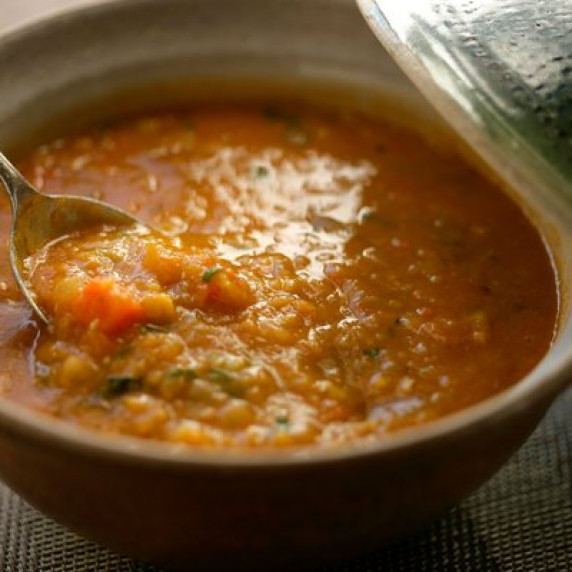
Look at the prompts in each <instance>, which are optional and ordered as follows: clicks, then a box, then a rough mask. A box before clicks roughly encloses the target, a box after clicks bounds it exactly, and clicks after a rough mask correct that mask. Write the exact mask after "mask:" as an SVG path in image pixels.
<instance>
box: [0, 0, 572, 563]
mask: <svg viewBox="0 0 572 572" xmlns="http://www.w3.org/2000/svg"><path fill="white" fill-rule="evenodd" d="M221 77H222V78H225V81H227V80H228V81H229V82H230V83H232V81H234V83H235V84H236V83H237V82H238V81H239V80H240V81H242V80H243V79H244V78H247V77H248V78H250V79H252V78H254V79H257V80H260V81H270V80H275V81H277V82H284V81H289V82H291V83H292V84H298V85H302V84H304V85H314V86H317V85H319V84H326V83H332V82H333V83H336V82H337V84H339V85H341V84H343V85H346V86H348V85H349V86H350V87H351V89H350V91H352V93H353V94H354V99H355V102H356V104H358V105H362V104H363V105H366V104H367V101H366V100H367V99H368V96H366V94H367V93H371V92H372V90H373V91H381V92H384V93H386V94H389V95H390V96H391V97H394V98H398V99H399V100H400V101H401V103H402V104H403V105H406V106H407V107H408V108H410V109H411V110H412V111H411V113H412V114H413V115H412V117H413V116H414V115H415V113H417V112H420V113H423V114H425V115H426V116H427V117H428V121H434V122H436V123H435V124H437V119H436V117H435V116H434V115H433V114H432V112H431V109H430V108H429V106H428V105H427V104H426V103H425V102H424V100H423V99H422V98H421V97H420V96H419V95H418V93H417V91H416V90H415V89H414V88H413V87H412V84H410V83H409V81H408V80H406V79H405V77H404V76H403V75H402V74H401V72H400V71H399V70H398V68H397V67H396V66H395V65H394V64H393V62H392V60H391V58H390V57H389V56H388V55H387V53H386V52H385V51H384V49H383V48H382V47H381V46H380V45H379V44H378V42H377V41H376V40H375V38H374V37H373V35H372V34H371V32H370V31H369V30H368V28H367V25H366V24H365V22H364V21H363V19H362V17H361V15H360V14H359V12H358V10H357V8H356V7H355V6H354V4H353V2H352V1H351V0H161V2H157V1H156V0H120V1H118V2H112V3H103V4H98V5H95V6H92V7H89V8H84V9H80V10H77V11H72V12H67V13H63V14H60V15H58V16H57V17H54V18H51V19H48V20H44V21H41V22H38V23H35V24H33V25H30V26H28V27H25V28H21V29H17V30H13V31H11V32H9V33H7V34H5V35H4V36H3V37H2V38H1V39H0V93H1V94H2V97H0V147H2V148H4V149H6V150H7V151H8V152H10V150H15V149H17V148H19V147H22V145H24V143H25V142H27V143H28V144H30V142H32V141H33V140H34V138H35V137H36V138H37V137H41V136H40V135H38V134H39V133H41V132H43V133H45V132H46V130H51V131H52V132H64V131H65V130H67V129H68V128H69V127H70V124H69V122H68V120H64V119H62V118H64V117H68V118H73V120H74V121H75V122H78V121H79V122H81V121H84V120H85V121H86V122H88V121H90V120H91V116H90V115H89V113H88V112H87V111H82V112H81V113H80V112H79V111H77V110H79V109H83V110H86V109H88V108H89V109H91V112H92V113H93V112H94V110H96V109H97V106H95V105H94V102H104V101H108V102H109V101H111V100H110V97H112V96H113V94H114V93H118V92H122V93H124V94H132V95H133V94H135V93H140V94H141V96H140V100H141V102H142V103H141V104H143V103H145V104H150V101H151V100H152V99H153V97H155V98H156V97H158V95H157V94H159V93H163V94H170V95H169V97H176V94H177V89H176V87H175V86H176V85H182V83H181V82H182V81H184V82H187V81H190V82H191V83H188V84H187V86H189V85H194V86H195V88H194V89H196V90H198V91H201V90H204V89H207V88H208V86H209V81H210V80H212V79H213V78H221ZM230 83H229V85H230ZM168 84H170V85H171V87H170V88H167V87H165V86H167V85H168ZM150 85H156V86H159V85H160V86H163V87H162V88H161V89H155V90H151V91H152V92H153V96H152V97H151V96H150V95H149V96H143V95H142V94H143V93H147V94H150V93H151V91H149V90H148V88H149V86H150ZM221 89H222V88H221ZM146 90H147V91H146ZM161 90H162V91H161ZM190 91H192V90H190V88H188V87H187V88H186V90H185V92H184V93H185V94H188V93H189V92H190ZM207 91H208V89H207ZM222 91H224V89H222ZM311 91H312V93H313V94H314V96H316V97H318V96H319V94H320V93H321V92H320V90H319V89H318V88H317V87H315V89H312V90H311ZM342 91H343V90H341V89H340V92H339V93H341V92H342ZM180 93H182V92H180ZM180 93H179V95H180ZM219 93H220V92H219ZM330 93H331V92H330ZM213 96H214V94H213ZM130 97H131V96H130ZM166 97H167V95H165V98H166ZM126 99H127V100H129V99H130V98H129V97H125V96H124V97H123V100H124V102H125V100H126ZM138 101H139V100H138ZM156 102H157V100H156ZM132 103H133V101H132ZM158 103H161V102H160V101H158ZM111 108H113V106H110V105H104V104H103V103H102V104H101V105H100V106H99V111H100V112H102V111H103V110H105V109H111ZM74 110H75V111H74ZM69 121H71V119H69ZM510 192H511V193H512V194H513V196H514V198H515V200H517V201H519V202H520V203H521V204H522V206H523V207H524V208H525V209H526V211H527V212H528V213H529V215H530V216H531V218H533V220H534V221H535V223H536V224H538V225H539V226H540V227H541V229H542V231H543V232H544V234H545V236H546V240H547V241H548V243H549V245H550V247H551V249H552V251H553V252H554V257H555V261H556V264H557V266H558V269H559V275H560V286H561V291H562V305H561V320H560V327H559V334H558V336H557V339H556V340H555V342H554V345H553V347H552V349H551V350H550V352H549V354H548V355H547V356H546V358H545V359H544V360H543V361H542V362H541V363H540V364H539V366H538V367H537V368H536V369H535V370H534V371H533V372H532V373H531V374H530V375H529V376H528V377H526V379H523V380H522V381H520V382H519V383H518V384H516V385H515V386H513V387H512V388H510V389H508V390H506V391H504V392H503V393H501V394H499V395H497V396H495V397H493V398H490V399H488V400H486V401H484V402H482V403H480V404H478V405H476V406H473V407H470V408H468V409H466V410H464V411H462V412H460V413H458V414H454V415H451V416H449V417H447V418H445V419H442V420H440V421H438V422H434V423H431V424H427V425H425V426H421V427H417V428H413V429H410V430H404V431H402V432H400V433H398V434H395V435H393V436H391V437H390V438H387V439H384V440H380V441H379V443H378V444H375V445H368V446H364V445H355V446H353V447H349V446H347V447H344V448H340V449H337V450H335V451H314V452H299V451H298V452H297V451H286V452H284V451H283V452H274V453H272V452H269V453H259V454H244V453H243V454H239V453H232V452H224V451H221V452H214V453H207V452H199V451H193V450H190V449H186V450H185V449H181V448H173V447H167V446H161V445H160V444H153V443H149V442H140V441H137V440H133V439H127V438H116V439H111V438H108V437H103V436H100V435H97V434H94V433H90V432H87V431H83V430H80V429H77V428H74V427H72V426H70V425H66V424H64V423H62V422H59V421H57V420H54V419H48V418H45V417H43V416H40V415H38V414H35V413H33V412H30V411H27V410H24V409H22V408H20V407H18V406H17V405H15V404H13V403H10V402H7V401H4V400H0V474H1V476H2V478H3V479H4V480H5V482H6V483H7V484H8V485H9V486H11V487H12V488H13V489H14V490H15V491H17V492H18V493H19V494H20V495H22V497H24V498H25V499H26V500H27V501H28V502H30V503H31V504H32V505H34V506H35V507H37V508H38V509H39V510H41V511H42V512H44V513H45V514H47V515H49V516H50V517H52V518H54V519H56V520H58V521H60V522H61V523H63V524H65V525H66V526H68V527H69V528H71V529H73V530H75V531H77V532H78V533H80V534H82V535H84V536H86V537H88V538H90V539H93V540H95V541H97V542H100V543H101V544H104V545H106V546H109V547H111V548H113V549H116V550H118V551H121V552H122V553H125V554H128V555H131V556H134V557H137V558H141V559H144V560H150V561H155V562H161V563H167V564H170V565H174V566H177V567H179V568H188V569H193V570H195V569H196V570H202V569H209V570H211V569H233V570H237V569H245V570H256V569H261V570H268V569H270V567H272V569H274V568H280V567H286V566H289V565H294V564H296V565H299V564H300V562H302V563H305V564H310V563H315V562H324V561H333V560H336V559H339V558H341V557H343V556H349V555H354V554H356V553H358V552H361V551H367V550H370V549H374V548H377V547H379V546H381V545H382V544H383V543H384V542H387V541H389V540H390V539H393V538H395V537H397V536H402V535H404V534H406V533H408V532H410V531H412V530H413V529H415V528H416V527H418V526H420V525H421V524H422V523H424V522H426V521H427V520H428V519H430V518H431V517H433V516H435V515H437V514H439V513H440V512H441V511H443V510H444V509H445V508H446V507H448V506H450V505H452V504H454V503H456V502H458V501H459V500H460V499H461V498H463V497H464V496H465V495H467V494H469V493H470V492H471V491H473V490H474V489H476V488H477V487H478V486H479V485H480V484H482V483H483V482H484V481H485V480H487V479H488V478H489V477H490V476H491V475H492V474H493V473H495V472H496V471H497V470H498V469H499V467H500V466H501V465H502V464H503V463H504V462H505V461H506V459H507V458H508V457H509V456H510V455H511V453H513V452H514V451H515V450H516V449H517V448H518V447H519V446H520V445H521V444H522V443H523V441H524V440H525V439H526V438H527V436H528V435H529V434H530V432H531V431H532V430H533V428H534V427H535V426H536V424H537V423H538V422H539V420H540V419H541V418H542V416H543V415H544V413H545V411H546V409H547V408H548V406H549V405H550V403H551V402H552V401H553V400H554V399H555V397H556V396H557V395H558V393H559V392H561V391H562V389H563V388H564V387H565V386H566V384H567V381H568V380H569V379H570V377H571V374H572V319H571V312H570V303H569V298H568V294H567V292H568V291H569V283H570V279H571V276H572V271H571V269H570V263H571V261H572V252H571V247H570V245H571V244H572V224H571V220H572V209H570V208H568V209H566V208H560V209H554V208H552V206H551V203H550V200H548V199H547V198H546V196H547V194H546V193H538V195H535V194H534V193H531V192H523V191H521V190H520V189H519V188H515V189H512V190H510ZM508 359H510V358H508Z"/></svg>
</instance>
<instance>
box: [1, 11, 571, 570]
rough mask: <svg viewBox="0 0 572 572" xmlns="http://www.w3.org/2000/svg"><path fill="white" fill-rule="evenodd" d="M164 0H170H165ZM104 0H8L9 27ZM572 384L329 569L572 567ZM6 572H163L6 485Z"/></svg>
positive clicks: (4, 22) (4, 20)
mask: <svg viewBox="0 0 572 572" xmlns="http://www.w3.org/2000/svg"><path fill="white" fill-rule="evenodd" d="M158 1H160V0H158ZM95 2H97V0H0V3H1V5H2V6H1V8H0V31H1V30H2V29H5V28H7V27H10V26H12V25H14V24H19V23H22V22H24V21H27V20H29V19H33V18H37V17H39V16H42V15H45V14H48V13H51V12H54V11H57V10H62V9H66V8H68V7H70V6H74V5H85V4H90V3H95ZM571 493H572V390H570V391H568V392H567V393H565V394H564V395H563V396H562V397H561V398H560V399H559V400H558V402H557V403H556V404H555V405H554V406H553V407H552V409H551V411H550V412H549V413H548V415H547V417H546V418H545V420H544V422H543V423H542V424H541V426H540V427H539V428H538V429H537V431H536V432H535V433H534V434H533V436H532V437H531V438H530V439H529V441H528V442H527V443H526V445H525V446H524V447H523V448H522V449H521V450H520V451H519V452H518V453H517V454H516V455H514V457H513V458H512V459H511V460H510V461H509V462H508V464H507V465H506V466H505V467H504V468H503V469H502V470H501V471H500V472H499V473H498V475H497V476H496V477H494V478H493V479H492V480H491V481H490V482H489V483H487V484H486V485H485V486H483V487H482V488H481V489H480V490H479V491H477V492H476V493H475V494H473V495H472V496H471V497H469V498H468V499H467V500H466V501H465V502H463V503H462V504H461V505H459V506H457V507H454V508H453V509H451V510H450V511H449V512H448V513H447V514H445V515H444V516H443V517H442V518H440V519H438V520H435V521H434V522H433V523H432V524H430V525H429V526H428V527H426V528H425V529H423V530H421V531H419V532H418V533H417V534H415V535H413V536H411V537H409V538H407V539H405V540H403V541H401V542H399V543H397V544H394V545H392V546H390V547H386V548H380V550H379V551H377V552H376V553H374V554H370V555H364V556H363V557H362V558H360V559H359V560H356V561H351V562H343V563H340V564H339V566H337V567H336V568H334V569H329V570H324V571H323V572H338V571H339V572H374V571H379V572H382V571H383V572H421V571H423V572H428V571H449V570H451V571H452V570H458V571H460V572H466V571H479V572H481V571H491V572H492V571H503V572H504V571H507V572H508V571H511V572H512V571H519V572H520V571H523V572H528V571H530V572H543V571H546V572H549V571H550V572H552V571H558V572H560V571H565V570H572V494H571ZM0 570H2V571H7V572H12V571H14V572H15V571H18V572H35V571H42V572H64V571H66V572H72V571H73V572H82V571H90V570H94V571H98V572H119V571H139V572H158V569H157V568H154V567H152V566H148V565H145V564H143V563H137V562H134V561H132V560H129V559H128V558H125V557H122V556H120V555H117V554H114V553H112V552H110V551H108V550H107V549H105V548H102V547H100V546H97V545H95V544H93V543H91V542H89V541H87V540H84V539H82V538H80V537H78V536H76V535H75V534H73V533H72V532H69V531H68V530H66V529H65V528H63V527H61V526H59V525H58V524H56V523H54V522H52V521H51V520H49V519H47V518H45V517H44V516H42V515H41V514H39V513H38V512H37V511H36V510H34V509H33V508H31V507H29V506H28V505H27V504H26V503H25V502H24V501H22V500H21V499H20V498H19V497H18V496H17V495H15V494H14V493H12V492H11V491H10V490H9V489H7V488H6V487H4V486H2V485H0Z"/></svg>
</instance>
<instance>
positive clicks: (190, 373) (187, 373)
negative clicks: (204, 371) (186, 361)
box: [169, 367, 198, 381]
mask: <svg viewBox="0 0 572 572" xmlns="http://www.w3.org/2000/svg"><path fill="white" fill-rule="evenodd" d="M169 377H170V378H171V379H180V378H183V379H186V380H188V381H192V380H193V379H196V378H197V377H198V374H197V372H196V370H194V369H192V368H190V367H176V368H174V369H172V370H171V371H170V372H169Z"/></svg>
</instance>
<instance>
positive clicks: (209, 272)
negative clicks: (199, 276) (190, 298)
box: [203, 267, 222, 284]
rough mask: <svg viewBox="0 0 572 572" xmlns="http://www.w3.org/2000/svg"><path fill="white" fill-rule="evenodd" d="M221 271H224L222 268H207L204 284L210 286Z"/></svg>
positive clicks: (204, 273)
mask: <svg viewBox="0 0 572 572" xmlns="http://www.w3.org/2000/svg"><path fill="white" fill-rule="evenodd" d="M221 271H222V268H219V267H215V268H207V269H206V270H205V271H204V272H203V282H204V283H205V284H208V283H209V282H210V281H211V280H212V279H213V278H214V277H215V276H216V275H217V274H218V273H219V272H221Z"/></svg>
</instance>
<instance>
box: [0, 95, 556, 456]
mask: <svg viewBox="0 0 572 572" xmlns="http://www.w3.org/2000/svg"><path fill="white" fill-rule="evenodd" d="M20 167H21V169H22V171H23V173H24V175H25V176H26V177H27V178H28V179H29V180H30V181H31V182H32V183H33V184H35V185H36V186H37V187H38V188H39V189H40V190H41V191H43V192H46V193H70V194H82V195H86V196H92V197H96V198H100V199H103V200H106V201H109V202H110V203H113V204H115V205H117V206H120V207H123V208H124V209H126V210H128V211H130V212H132V213H133V214H134V215H136V216H137V217H139V218H140V219H141V220H142V221H144V222H145V223H148V225H150V228H152V229H153V230H149V229H148V228H144V227H140V226H134V227H129V228H105V227H103V228H93V229H86V231H85V232H82V233H79V234H78V235H74V236H70V237H67V238H66V239H65V240H62V241H58V242H57V243H55V244H52V245H50V246H49V247H48V248H46V249H45V250H44V251H42V252H41V253H39V254H38V256H36V257H34V259H31V260H29V261H28V271H29V280H30V282H31V283H32V285H33V287H34V289H35V291H36V293H37V297H38V302H39V303H40V305H41V306H42V307H43V308H45V309H46V311H47V312H48V313H49V314H50V315H51V316H52V317H53V328H51V329H47V328H44V327H41V326H38V325H37V324H35V323H34V321H33V320H32V318H31V316H30V313H29V310H28V309H27V308H26V306H25V304H24V303H23V302H22V298H21V296H20V295H19V293H18V291H17V289H16V286H15V284H14V282H13V280H12V278H11V276H10V274H9V269H8V260H7V259H8V254H7V247H6V240H7V230H6V229H7V228H8V220H9V211H8V204H7V202H6V201H4V202H2V205H1V207H2V210H1V211H0V216H1V217H2V224H1V227H2V229H3V230H2V231H1V232H2V239H3V242H2V252H1V253H0V254H1V257H0V259H1V262H0V279H1V281H2V282H1V283H0V284H1V292H0V295H1V305H0V321H1V322H2V323H3V324H4V326H3V330H2V331H1V335H2V339H1V341H2V345H1V346H0V359H1V360H2V363H3V364H4V371H3V372H2V373H1V374H0V379H1V381H2V390H3V393H4V395H5V396H6V397H7V398H9V399H11V400H14V401H16V402H18V403H21V404H24V405H25V406H27V407H29V408H32V409H35V410H37V411H40V412H43V413H45V414H49V415H52V416H56V417H58V418H61V419H64V420H66V421H68V422H69V423H73V424H77V425H81V426H84V427H87V428H92V429H95V430H98V431H100V432H104V433H106V434H126V435H131V436H136V437H141V438H148V439H158V440H163V441H168V442H177V443H185V444H188V445H189V446H194V447H247V448H248V447H250V448H252V447H258V448H267V447H285V446H296V445H298V446H300V445H312V446H320V447H328V446H335V445H336V444H339V443H344V442H348V441H353V440H358V439H359V440H376V439H380V438H384V436H386V435H387V434H389V433H391V432H392V431H396V430H398V429H401V428H404V427H409V426H415V425H418V424H421V423H427V422H429V421H431V420H434V419H437V418H439V417H442V416H444V415H447V414H450V413H452V412H455V411H458V410H459V409H462V408H464V407H467V406H469V405H471V404H474V403H476V402H478V401H480V400H483V399H485V398H487V397H489V396H491V395H494V394H495V393H498V392H500V391H502V390H503V389H506V388H507V387H509V386H510V385H511V384H514V383H515V382H517V381H518V380H519V379H521V378H522V377H523V376H525V375H526V374H527V373H528V372H529V371H530V370H531V369H532V368H534V366H535V365H536V364H537V363H538V361H539V360H540V359H541V358H542V356H543V355H544V353H545V352H546V351H547V349H548V348H549V345H550V343H551V340H552V337H553V333H554V329H555V323H556V318H557V310H558V299H557V288H556V281H555V273H554V269H553V266H552V264H551V259H550V256H549V254H548V252H547V250H546V248H545V245H544V243H543V241H542V238H541V237H540V235H539V233H538V231H537V230H536V229H535V228H534V227H533V226H532V225H531V223H530V222H529V221H528V220H527V219H526V218H525V216H524V215H523V214H522V212H521V211H520V209H519V208H518V207H517V206H516V205H514V204H513V203H512V202H511V201H510V200H509V199H508V198H507V197H506V196H505V195H504V194H503V193H502V192H501V191H500V190H499V189H498V188H496V187H495V186H494V185H493V184H491V183H490V182H489V181H488V180H486V179H485V178H483V177H482V176H481V175H480V174H478V173H477V172H476V171H475V170H474V169H473V168H472V167H471V166H469V165H468V164H467V163H466V162H465V161H464V160H463V159H462V158H461V157H460V156H458V155H457V154H456V153H455V151H454V150H453V149H443V148H441V147H436V146H433V145H431V144H430V143H429V142H427V141H426V140H425V139H424V138H423V137H422V136H420V135H419V134H416V133H414V132H411V131H409V130H407V129H405V128H403V127H401V126H398V125H396V124H393V123H391V122H389V121H383V120H380V119H373V118H370V117H367V116H363V115H361V114H359V113H357V112H355V113H354V112H349V111H347V110H339V111H333V110H326V111H324V110H321V109H318V108H316V107H313V106H312V105H309V104H305V103H300V102H295V101H293V102H278V103H275V104H269V105H261V104H257V103H244V102H242V103H226V104H222V103H218V104H206V103H205V104H198V103H197V104H193V105H192V106H190V107H189V108H188V109H183V110H175V111H173V112H170V113H156V114H153V115H147V116H141V117H134V118H129V119H126V120H124V121H122V122H119V123H115V124H112V125H106V126H103V127H101V128H98V129H94V130H92V131H89V132H86V133H82V134H78V135H75V136H70V137H66V138H63V139H58V140H56V141H53V142H51V143H48V144H47V145H45V146H43V147H41V148H39V149H38V150H37V151H36V152H35V153H34V154H33V155H31V156H30V157H28V158H27V159H26V160H24V161H23V162H22V163H21V165H20Z"/></svg>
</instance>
